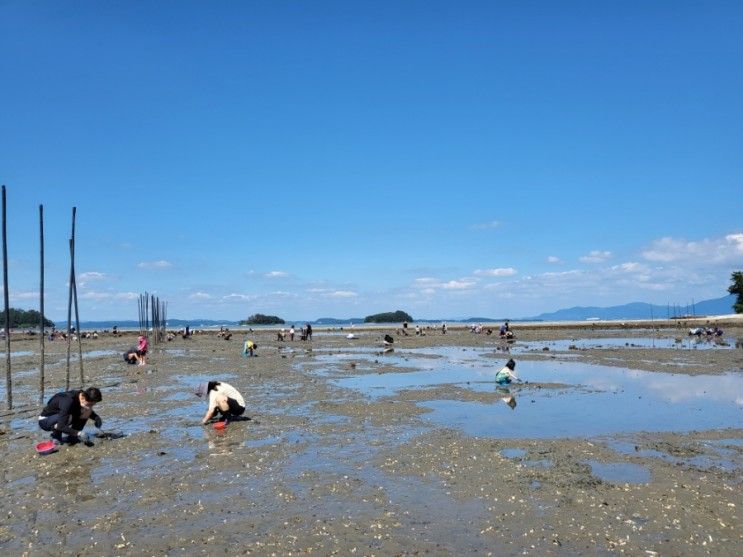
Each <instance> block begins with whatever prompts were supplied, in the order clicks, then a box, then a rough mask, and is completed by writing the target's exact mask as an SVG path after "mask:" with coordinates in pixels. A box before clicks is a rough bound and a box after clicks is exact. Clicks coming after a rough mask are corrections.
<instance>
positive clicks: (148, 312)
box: [139, 292, 168, 344]
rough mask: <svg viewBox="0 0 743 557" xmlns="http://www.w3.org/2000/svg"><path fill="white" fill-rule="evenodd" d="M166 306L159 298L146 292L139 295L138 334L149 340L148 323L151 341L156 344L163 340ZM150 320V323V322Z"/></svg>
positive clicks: (166, 317) (166, 316)
mask: <svg viewBox="0 0 743 557" xmlns="http://www.w3.org/2000/svg"><path fill="white" fill-rule="evenodd" d="M167 314H168V304H167V303H166V302H161V301H160V298H159V297H157V296H154V295H149V294H147V292H145V293H144V294H140V295H139V334H140V335H143V336H144V337H147V338H148V339H149V331H150V323H152V332H153V339H152V342H153V343H155V344H157V343H159V342H162V340H163V339H164V338H165V327H166V324H167V319H168V315H167ZM150 319H151V321H150Z"/></svg>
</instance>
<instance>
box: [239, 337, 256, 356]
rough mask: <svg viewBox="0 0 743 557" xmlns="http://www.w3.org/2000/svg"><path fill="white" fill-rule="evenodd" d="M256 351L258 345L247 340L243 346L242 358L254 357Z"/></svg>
mask: <svg viewBox="0 0 743 557" xmlns="http://www.w3.org/2000/svg"><path fill="white" fill-rule="evenodd" d="M257 349H258V345H257V344H256V343H255V342H253V341H252V340H250V339H248V340H246V341H245V344H244V345H243V356H246V357H249V356H255V355H256V354H255V351H256V350H257Z"/></svg>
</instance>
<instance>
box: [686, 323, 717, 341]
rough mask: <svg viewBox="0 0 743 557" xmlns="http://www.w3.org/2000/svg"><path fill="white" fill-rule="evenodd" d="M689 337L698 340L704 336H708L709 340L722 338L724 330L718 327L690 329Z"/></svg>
mask: <svg viewBox="0 0 743 557" xmlns="http://www.w3.org/2000/svg"><path fill="white" fill-rule="evenodd" d="M689 336H696V337H697V338H701V337H702V336H706V337H707V338H712V337H721V336H722V329H720V327H718V326H717V325H715V326H714V327H694V328H692V329H689Z"/></svg>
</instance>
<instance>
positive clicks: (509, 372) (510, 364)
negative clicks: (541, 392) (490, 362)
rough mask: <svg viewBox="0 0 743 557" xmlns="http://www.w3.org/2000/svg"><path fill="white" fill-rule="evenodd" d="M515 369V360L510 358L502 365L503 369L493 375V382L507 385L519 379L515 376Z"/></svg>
mask: <svg viewBox="0 0 743 557" xmlns="http://www.w3.org/2000/svg"><path fill="white" fill-rule="evenodd" d="M515 370H516V362H514V361H513V358H511V359H510V360H508V361H507V362H506V365H505V366H503V369H501V370H500V371H499V372H498V373H497V374H496V375H495V382H496V383H498V385H508V384H509V383H511V382H512V381H520V379H519V378H518V377H517V376H516V373H515Z"/></svg>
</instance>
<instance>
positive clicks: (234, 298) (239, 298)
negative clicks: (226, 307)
mask: <svg viewBox="0 0 743 557" xmlns="http://www.w3.org/2000/svg"><path fill="white" fill-rule="evenodd" d="M256 298H257V296H249V295H247V294H235V293H234V292H233V293H232V294H227V295H226V296H222V301H223V302H249V301H251V300H255V299H256Z"/></svg>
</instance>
